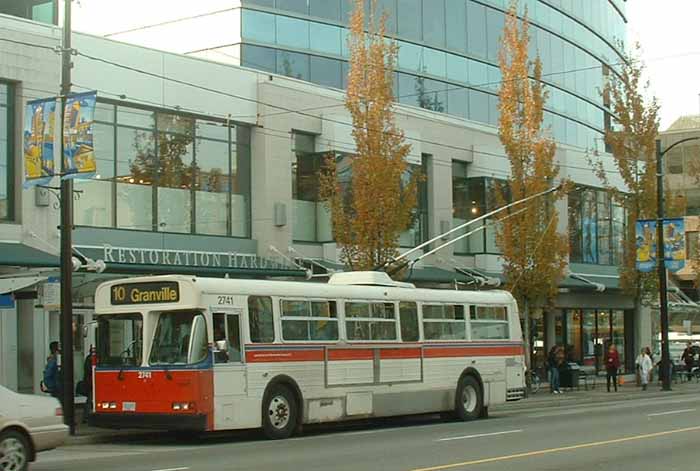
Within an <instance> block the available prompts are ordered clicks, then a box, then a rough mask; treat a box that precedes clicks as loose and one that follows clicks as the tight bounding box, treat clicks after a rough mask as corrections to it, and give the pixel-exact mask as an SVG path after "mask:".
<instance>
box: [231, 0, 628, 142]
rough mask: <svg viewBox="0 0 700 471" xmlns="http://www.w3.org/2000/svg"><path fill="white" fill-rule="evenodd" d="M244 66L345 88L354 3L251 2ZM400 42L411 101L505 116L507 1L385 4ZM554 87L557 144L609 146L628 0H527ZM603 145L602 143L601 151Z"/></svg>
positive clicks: (405, 98)
mask: <svg viewBox="0 0 700 471" xmlns="http://www.w3.org/2000/svg"><path fill="white" fill-rule="evenodd" d="M242 4H243V10H242V14H241V23H242V24H241V36H242V44H241V52H240V54H241V58H240V59H241V65H244V66H247V67H251V68H254V69H259V70H264V71H269V72H275V73H279V74H283V75H287V76H291V77H295V78H298V79H301V80H306V81H310V82H313V83H316V84H320V85H324V86H328V87H333V88H339V89H342V88H345V85H346V83H345V81H346V79H345V77H346V75H347V69H348V62H347V61H348V57H349V52H348V49H347V36H348V29H347V24H348V18H349V16H350V13H351V8H352V2H351V1H350V0H243V2H242ZM378 5H379V8H380V9H382V10H384V11H386V12H387V14H388V15H389V16H388V18H389V20H388V24H387V34H388V35H389V36H390V37H391V38H393V39H395V40H397V41H398V44H399V57H398V64H397V72H396V81H395V83H396V87H395V94H396V96H397V98H398V101H399V102H401V103H404V104H409V105H414V106H420V107H423V108H428V109H432V110H434V111H438V112H444V113H448V114H451V115H454V116H458V117H461V118H465V119H469V120H472V121H477V122H480V123H485V124H490V125H496V124H497V122H498V109H497V103H498V97H497V94H498V88H499V83H500V79H501V77H500V72H499V68H498V50H499V48H500V36H501V34H502V30H503V25H504V20H505V11H506V8H507V5H508V2H507V1H506V0H481V1H476V0H378ZM520 8H521V12H520V13H521V14H522V12H523V11H524V9H525V8H527V12H528V17H529V18H530V21H531V23H532V28H531V35H530V36H531V56H532V57H534V55H535V54H539V56H540V58H541V59H542V63H543V81H544V82H545V83H546V84H547V89H548V91H549V100H548V101H547V104H546V112H545V125H547V126H551V129H552V132H553V135H554V137H555V139H556V140H557V141H558V142H561V143H565V144H569V145H572V146H577V147H581V148H600V147H602V142H603V141H602V137H603V131H604V128H605V123H606V112H607V111H606V107H605V105H604V103H603V99H602V98H601V96H600V89H601V88H602V86H603V77H604V74H607V73H608V71H609V69H614V68H615V67H617V64H618V63H619V62H620V61H621V60H622V57H621V55H620V51H621V47H622V43H621V42H620V41H621V40H623V39H624V38H625V29H626V18H625V1H624V0H586V1H583V2H574V1H571V0H521V1H520ZM601 150H602V148H601Z"/></svg>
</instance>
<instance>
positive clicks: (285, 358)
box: [246, 345, 523, 363]
mask: <svg viewBox="0 0 700 471" xmlns="http://www.w3.org/2000/svg"><path fill="white" fill-rule="evenodd" d="M377 348H378V349H379V357H380V358H381V359H382V360H400V359H411V358H420V357H421V349H420V348H391V347H377ZM375 350H376V349H370V348H367V349H364V348H362V349H357V348H341V349H331V350H329V351H328V360H330V361H348V360H373V359H374V352H375ZM424 350H425V351H424V356H425V358H451V357H476V356H516V355H522V354H523V348H522V346H519V345H518V346H493V347H489V346H478V347H476V346H474V347H472V346H470V347H455V346H450V345H445V346H444V347H442V346H431V347H429V348H425V349H424ZM324 360H325V357H324V352H323V350H320V349H310V350H301V349H294V350H282V349H270V350H253V351H248V352H246V361H247V362H249V363H275V362H277V363H284V362H296V361H324Z"/></svg>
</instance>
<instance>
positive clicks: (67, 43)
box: [59, 0, 75, 435]
mask: <svg viewBox="0 0 700 471" xmlns="http://www.w3.org/2000/svg"><path fill="white" fill-rule="evenodd" d="M71 2H72V0H64V17H63V42H62V45H61V136H60V140H61V145H60V147H59V148H60V151H61V156H60V158H61V176H62V177H63V176H64V175H65V174H66V172H67V170H68V169H67V165H66V164H67V162H66V159H65V158H64V155H63V153H64V149H65V145H66V142H65V141H64V139H63V127H64V126H65V124H66V123H65V118H66V116H65V107H66V99H67V97H68V94H70V92H71V67H72V66H73V64H72V62H71V53H72V49H71ZM72 231H73V183H72V181H71V180H67V179H64V178H61V373H62V375H63V417H64V421H65V423H66V425H68V427H69V429H70V434H71V435H75V399H74V391H73V370H74V368H73V297H72V296H73V294H72V287H73V240H72V239H73V238H72V235H73V234H72Z"/></svg>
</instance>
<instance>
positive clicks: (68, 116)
mask: <svg viewBox="0 0 700 471" xmlns="http://www.w3.org/2000/svg"><path fill="white" fill-rule="evenodd" d="M96 101H97V92H86V93H80V94H77V95H71V96H69V97H68V99H66V106H65V108H64V115H63V165H64V169H65V171H64V175H63V178H65V179H68V178H92V177H94V176H95V173H96V171H97V164H96V162H95V147H94V144H93V123H94V119H95V102H96Z"/></svg>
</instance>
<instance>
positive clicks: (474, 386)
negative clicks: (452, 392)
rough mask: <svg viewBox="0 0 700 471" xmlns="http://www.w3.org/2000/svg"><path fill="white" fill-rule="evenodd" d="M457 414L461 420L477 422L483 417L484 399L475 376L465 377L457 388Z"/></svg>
mask: <svg viewBox="0 0 700 471" xmlns="http://www.w3.org/2000/svg"><path fill="white" fill-rule="evenodd" d="M455 402H456V404H455V412H456V413H457V417H458V418H459V419H460V420H464V421H466V420H475V419H478V418H479V417H481V416H482V415H483V409H484V397H483V394H482V392H481V386H480V385H479V382H478V381H477V380H476V379H475V378H474V377H473V376H463V377H462V379H460V380H459V385H458V386H457V397H456V398H455Z"/></svg>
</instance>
